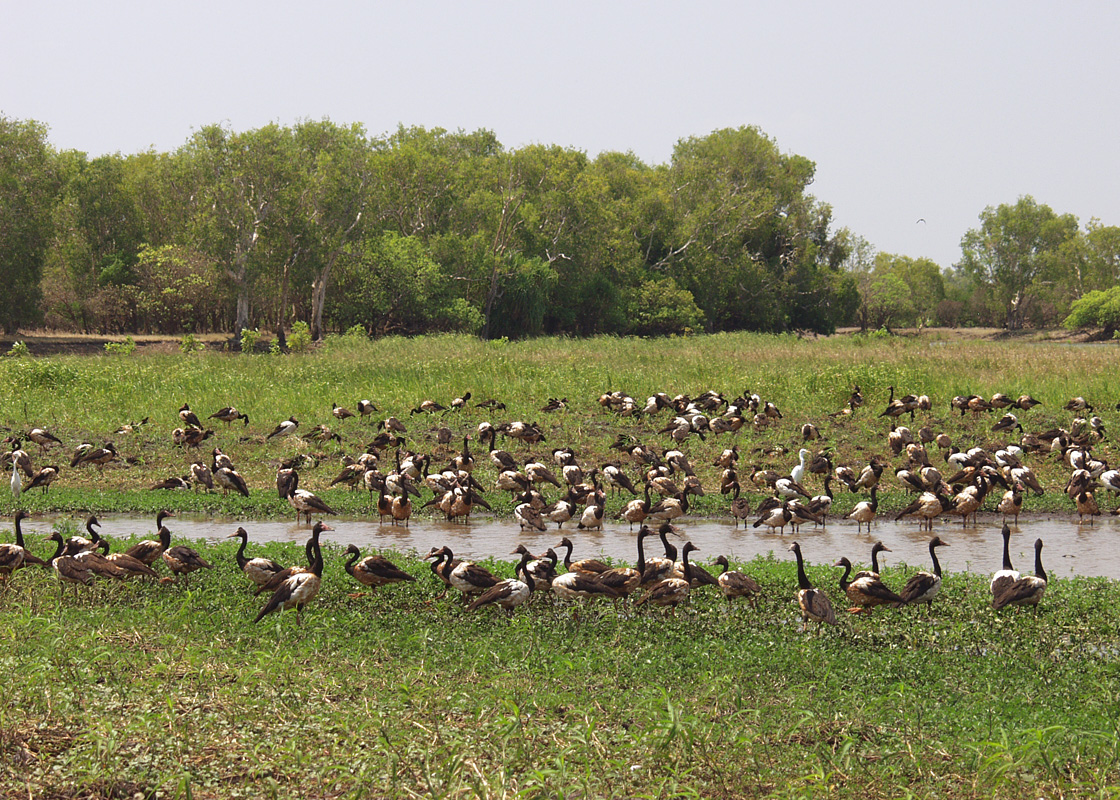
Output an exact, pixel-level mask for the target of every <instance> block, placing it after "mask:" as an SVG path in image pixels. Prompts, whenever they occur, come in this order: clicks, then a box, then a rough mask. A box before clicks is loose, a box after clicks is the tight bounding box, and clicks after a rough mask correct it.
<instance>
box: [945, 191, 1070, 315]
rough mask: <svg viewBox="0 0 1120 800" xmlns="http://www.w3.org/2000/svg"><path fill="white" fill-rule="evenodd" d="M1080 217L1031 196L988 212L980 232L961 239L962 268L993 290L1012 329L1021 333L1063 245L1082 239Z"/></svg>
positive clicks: (971, 231)
mask: <svg viewBox="0 0 1120 800" xmlns="http://www.w3.org/2000/svg"><path fill="white" fill-rule="evenodd" d="M1077 230H1078V223H1077V218H1076V217H1074V216H1073V215H1072V214H1063V215H1058V214H1055V213H1054V211H1053V210H1051V209H1050V207H1049V206H1046V205H1040V204H1039V203H1037V202H1035V200H1034V198H1033V197H1030V196H1029V195H1027V196H1024V197H1020V198H1019V200H1018V202H1016V203H1015V204H1014V205H1009V204H1006V203H1005V204H1003V205H1000V206H997V207H995V208H992V207H991V206H989V207H988V208H985V209H984V211H983V212H982V213H981V214H980V227H979V228H973V229H971V230H969V231H968V232H967V233H965V235H964V237H963V238H962V239H961V261H960V263H959V264H958V265H957V268H958V269H959V270H960V271H961V272H963V273H964V274H966V275H968V276H969V277H970V278H971V279H972V280H973V281H974V282H975V283H976V284H979V285H982V286H984V287H986V288H988V289H989V290H990V291H991V293H992V295H993V297H994V298H995V301H996V302H997V303H998V304H999V306H1000V307H1001V308H1002V310H1003V316H1004V320H1003V323H1004V325H1006V327H1007V328H1009V329H1011V330H1016V329H1018V328H1021V327H1022V325H1023V321H1024V319H1025V317H1026V313H1027V310H1028V306H1029V304H1030V302H1031V300H1032V296H1033V294H1034V293H1035V292H1036V290H1037V289H1038V288H1039V287H1038V286H1036V281H1039V280H1044V277H1043V276H1044V275H1045V274H1046V271H1047V270H1048V269H1051V268H1053V266H1054V264H1055V263H1056V262H1057V261H1058V259H1059V255H1060V252H1061V249H1062V247H1063V245H1065V244H1066V243H1067V242H1068V241H1069V240H1070V239H1071V238H1072V237H1074V236H1076V235H1077Z"/></svg>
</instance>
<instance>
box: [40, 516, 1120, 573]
mask: <svg viewBox="0 0 1120 800" xmlns="http://www.w3.org/2000/svg"><path fill="white" fill-rule="evenodd" d="M55 519H57V518H53V517H49V516H43V517H38V516H37V517H35V518H34V519H31V520H25V521H24V523H23V530H24V533H25V535H29V544H30V545H31V547H32V548H33V549H34V550H35V551H36V552H39V551H40V550H45V549H47V548H46V546H45V545H41V546H36V544H35V543H34V541H35V540H34V538H31V537H33V536H34V535H35V534H49V533H50V531H51V529H52V526H53V524H54V521H55ZM99 519H100V520H101V523H102V527H101V532H102V533H103V534H105V535H106V536H110V537H125V538H127V537H129V536H132V535H136V536H141V537H145V538H149V537H154V535H155V521H154V519H153V518H151V517H136V516H131V515H111V514H110V515H105V516H102V517H99ZM75 522H76V523H77V524H78V527H79V528H81V527H82V524H81V523H82V521H81V520H75ZM327 522H328V524H329V525H331V526H332V527H333V528H334V530H333V531H330V532H328V533H325V534H324V535H323V540H324V541H329V542H334V543H337V544H342V545H346V544H350V543H353V544H356V545H358V546H359V547H361V548H362V550H363V552H369V551H371V550H379V551H380V550H395V551H397V552H407V551H409V550H415V551H416V552H418V553H420V554H425V553H427V552H428V551H429V550H430V549H431V548H432V547H442V546H444V545H446V546H448V547H450V548H451V549H452V550H453V551H454V553H455V555H456V556H457V557H468V558H472V559H484V558H488V557H493V558H498V559H504V560H509V561H512V560H513V558H512V556H511V555H510V554H511V551H512V550H513V549H514V548H515V547H516V546H517V544H518V543H519V542H520V543H524V544H525V546H526V547H528V548H529V549H530V550H531V551H532V552H534V553H543V552H544V551H545V550H546V549H547V548H549V547H556V545H557V544H558V542H559V541H560V538H561V537H563V536H567V537H568V538H570V539H571V540H572V542H573V544H574V545H575V550H574V553H573V557H574V558H587V557H590V556H609V557H610V558H611V559H615V560H618V561H623V562H625V563H628V564H632V563H633V562H634V561H636V560H637V550H636V546H635V543H636V540H637V529H635V530H634V531H633V532H631V531H630V530H628V528H627V526H626V525H625V524H621V525H620V524H618V523H612V524H608V525H607V529H606V530H605V531H602V532H600V531H579V530H576V529H575V527H574V525H573V524H572V523H567V524H565V526H564V529H563V530H560V531H558V530H557V529H556V528H555V526H553V527H550V528H549V529H548V531H547V532H546V533H540V532H537V531H524V532H522V531H519V530H518V527H517V524H516V523H515V522H513V521H512V520H508V521H507V520H506V519H495V518H493V517H475V518H472V520H471V521H470V523H468V524H461V523H454V524H452V523H447V522H444V521H441V520H429V519H414V520H413V521H412V524H411V525H410V526H409V527H407V528H405V527H402V526H397V525H389V524H387V523H386V524H383V525H379V524H378V523H377V521H376V520H375V521H373V522H370V521H369V520H368V519H335V518H332V519H328V520H327ZM166 524H167V526H168V527H169V528H170V529H171V532H172V534H173V536H174V538H175V539H205V540H209V541H213V542H217V541H221V540H223V539H224V538H225V537H226V536H228V535H229V534H231V533H233V532H234V531H235V530H237V528H238V526H241V527H244V528H245V530H246V531H248V532H249V540H250V552H251V550H252V543H253V542H265V541H282V542H304V541H306V539H307V536H308V534H309V531H310V527H309V526H308V525H305V524H304V525H296V524H295V523H293V522H292V521H290V520H288V521H281V520H262V521H254V520H231V519H222V518H213V517H192V516H189V515H185V516H177V517H173V518H170V519H168V520H167V523H166ZM1002 524H1003V521H1002V518H1001V517H1000V516H999V515H995V514H988V515H981V517H980V521H979V523H978V524H977V525H976V526H975V527H974V526H972V525H969V527H967V528H963V529H962V527H961V525H960V524H959V523H955V524H954V523H949V522H947V521H946V522H942V523H940V524H935V525H934V533H936V534H937V535H939V536H941V538H942V539H943V540H944V541H946V542H948V543H949V547H947V548H939V549H938V551H937V552H938V559H939V560H940V561H941V566H942V569H944V570H946V571H951V572H959V571H965V570H967V571H973V572H979V573H982V574H987V573H990V572H993V571H995V570H997V569H999V568H1000V567H1001V564H1002V559H1003V555H1002V548H1003V543H1002V539H1001V537H1000V528H1001V527H1002ZM678 527H679V528H680V529H681V537H682V538H681V539H680V540H678V541H677V542H676V544H677V546H678V547H680V545H681V544H682V543H683V542H684V541H686V540H691V541H692V543H693V544H695V545H696V546H697V547H698V548H699V551H698V552H697V554H696V555H695V556H694V559H695V560H696V561H699V562H700V563H710V562H711V561H712V560H713V559H715V557H716V556H717V555H720V554H723V555H726V556H728V558H730V559H731V560H732V561H737V560H741V561H746V560H749V559H751V558H754V557H755V556H758V555H762V556H765V555H767V554H769V553H773V555H774V557H775V558H779V559H784V558H790V557H791V556H790V555H789V553H787V552H786V551H787V548H788V547H789V545H790V544H791V543H792V542H794V541H797V542H800V543H801V549H802V552H803V553H804V555H805V558H806V560H807V561H808V562H810V563H811V564H818V565H819V564H823V563H828V564H831V563H832V562H834V561H835V560H836V559H838V558H840V557H841V556H847V557H848V558H849V559H851V560H852V562H853V563H855V564H867V563H869V561H870V558H871V546H872V545H873V544H874V543H875V542H876V541H879V540H882V542H883V543H884V544H885V545H886V546H887V547H889V548H890V549H891V552H889V553H883V554H881V555H880V565H881V566H886V565H891V564H899V563H903V562H905V563H906V564H908V565H910V566H915V567H916V566H921V567H924V568H927V569H928V567H929V547H928V544H929V539H930V534H929V533H928V532H926V531H919V530H918V527H917V524H916V523H913V522H904V523H902V522H894V521H892V520H889V519H881V520H879V521H877V522H876V523H875V525H874V526H873V527H872V529H871V532H870V533H868V532H867V531H866V529H865V530H864V531H863V532H861V533H857V532H856V526H855V524H852V523H848V522H847V521H843V520H839V521H838V520H833V521H830V522H829V523H828V525H827V526H826V527H824V528H814V527H813V526H811V525H806V526H804V527H802V528H801V530H800V531H798V532H797V533H793V532H792V530H791V529H787V532H786V534H785V535H784V536H783V535H778V534H776V533H770V532H769V531H768V530H767V529H765V528H758V529H754V528H746V529H744V528H742V527H740V528H738V529H736V528H734V527H733V526H732V525H731V522H730V521H729V520H728V521H724V520H713V519H694V520H688V519H685V520H684V521H683V522H680V524H679V525H678ZM1040 537H1041V538H1042V540H1043V542H1044V544H1045V547H1044V549H1043V551H1042V561H1043V566H1044V567H1045V568H1046V571H1047V572H1048V573H1049V574H1050V575H1053V576H1070V575H1090V576H1101V577H1107V578H1114V579H1120V547H1117V546H1116V543H1117V541H1118V539H1120V518H1116V517H1104V518H1098V519H1097V520H1096V522H1095V524H1093V525H1090V524H1088V523H1086V524H1084V525H1079V524H1078V522H1077V519H1076V517H1072V518H1071V517H1070V516H1068V515H1060V514H1056V515H1052V516H1050V515H1038V516H1032V517H1031V518H1030V519H1027V518H1026V517H1024V518H1023V519H1021V520H1020V522H1019V524H1018V526H1015V525H1013V526H1012V537H1011V560H1012V562H1013V563H1014V566H1015V567H1016V568H1017V569H1019V570H1022V571H1023V572H1030V571H1032V570H1033V568H1034V540H1035V539H1036V538H1040ZM646 545H647V554H648V555H660V554H661V543H660V542H659V541H657V539H656V537H653V538H649V539H646ZM558 552H559V553H560V557H561V558H563V555H564V554H563V552H562V551H560V550H559V549H558Z"/></svg>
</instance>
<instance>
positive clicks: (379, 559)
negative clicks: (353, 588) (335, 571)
mask: <svg viewBox="0 0 1120 800" xmlns="http://www.w3.org/2000/svg"><path fill="white" fill-rule="evenodd" d="M346 555H348V556H350V560H349V561H347V562H346V564H344V565H343V568H344V569H345V570H346V573H347V574H348V575H349V576H350V577H352V578H353V579H354V580H356V581H357V582H358V583H360V584H362V586H368V587H370V588H371V589H372V590H374V591H376V590H377V587H379V586H388V585H389V584H392V583H401V582H404V581H415V580H416V578H415V577H413V576H412V575H410V574H409V573H407V572H405V571H404V570H403V569H401V568H399V567H398V566H397V565H396V564H394V563H393V562H392V561H390V560H389V559H387V558H385V557H384V556H378V555H373V556H366V557H365V558H362V560H361V561H358V559H359V558H361V556H362V551H361V550H359V549H358V546H357V545H354V544H351V545H348V546H347V547H346Z"/></svg>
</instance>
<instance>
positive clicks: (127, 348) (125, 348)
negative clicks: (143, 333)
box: [105, 336, 136, 356]
mask: <svg viewBox="0 0 1120 800" xmlns="http://www.w3.org/2000/svg"><path fill="white" fill-rule="evenodd" d="M105 352H106V353H107V354H108V355H111V356H130V355H132V354H133V353H134V352H136V342H135V341H134V340H133V338H132V337H131V336H126V337H125V338H124V341H123V342H105Z"/></svg>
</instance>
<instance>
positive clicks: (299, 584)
mask: <svg viewBox="0 0 1120 800" xmlns="http://www.w3.org/2000/svg"><path fill="white" fill-rule="evenodd" d="M329 530H333V528H331V527H330V526H328V525H324V524H323V523H322V522H316V523H315V527H314V528H312V530H311V541H310V542H309V544H310V546H311V550H312V558H311V566H310V568H309V569H308V570H307V571H306V572H300V573H297V574H295V575H292V576H291V577H290V578H288V579H286V580H285V581H284V582H283V583H281V584H280V586H278V587H277V589H276V591H274V592H273V593H272V598H271V599H270V600H269V601H268V603H267V604H266V605H265V607H264V608H262V609H261V611H260V613H259V614H257V618H256V619H254V620H253V622H254V623H256V622H260V621H261V619H263V618H264V617H265V616H266V615H268V614H271V613H272V612H273V611H278V610H280V609H284V610H285V611H286V610H287V609H289V608H294V609H295V610H296V625H297V626H299V625H300V613H301V612H302V611H303V607H304V606H305V605H307V604H308V603H310V602H311V601H312V600H314V599H315V596H316V595H317V594H319V586H320V584H321V583H322V577H323V551H322V549H321V548H320V546H319V534H320V533H322V532H323V531H329Z"/></svg>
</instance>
